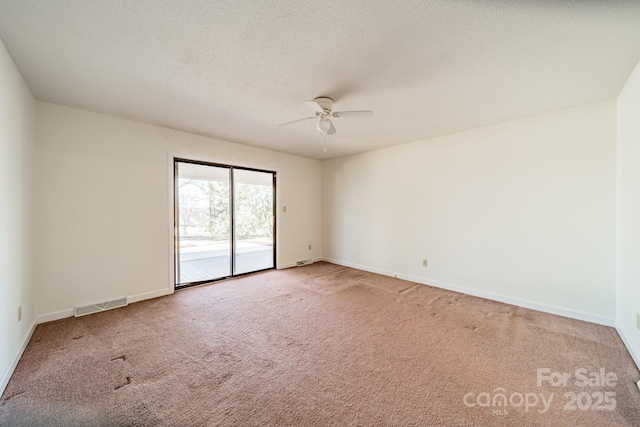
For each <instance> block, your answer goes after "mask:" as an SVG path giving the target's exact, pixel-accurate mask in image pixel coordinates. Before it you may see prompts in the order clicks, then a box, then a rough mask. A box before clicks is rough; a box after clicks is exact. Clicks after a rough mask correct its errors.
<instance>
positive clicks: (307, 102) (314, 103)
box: [304, 101, 324, 113]
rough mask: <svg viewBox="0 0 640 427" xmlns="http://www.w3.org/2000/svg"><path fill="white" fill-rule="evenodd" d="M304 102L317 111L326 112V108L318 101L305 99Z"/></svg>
mask: <svg viewBox="0 0 640 427" xmlns="http://www.w3.org/2000/svg"><path fill="white" fill-rule="evenodd" d="M304 104H305V105H306V106H307V107H309V108H311V109H312V110H313V111H315V112H316V113H324V110H323V109H322V107H321V106H320V104H318V103H317V102H316V101H304Z"/></svg>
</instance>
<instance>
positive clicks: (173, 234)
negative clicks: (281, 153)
mask: <svg viewBox="0 0 640 427" xmlns="http://www.w3.org/2000/svg"><path fill="white" fill-rule="evenodd" d="M225 160H228V159H225ZM225 160H221V159H213V158H210V157H202V156H194V155H190V154H179V153H168V167H169V218H170V221H169V242H170V249H169V251H168V252H169V283H168V285H169V286H168V287H169V293H173V292H175V291H176V290H181V289H185V288H189V287H191V286H198V285H202V284H206V283H212V282H215V281H219V280H226V279H228V278H230V277H240V276H243V275H246V274H252V273H255V272H249V273H242V274H237V275H234V274H233V271H232V272H231V273H232V274H231V276H227V277H223V278H219V279H213V280H208V281H203V282H196V283H192V284H188V285H183V286H179V287H176V285H177V282H178V280H177V279H178V277H177V274H178V271H177V268H176V266H177V265H178V264H177V263H178V253H179V252H178V245H179V229H178V215H177V207H178V204H177V203H176V195H177V182H178V181H177V179H176V178H177V175H176V172H177V167H176V164H177V162H178V161H182V162H187V163H194V164H202V165H205V166H217V167H223V168H233V169H242V170H249V171H255V172H265V173H271V174H273V269H276V270H277V269H278V259H279V245H278V242H279V241H280V235H279V231H280V227H279V226H278V225H279V217H278V215H277V213H278V200H280V197H279V196H280V194H279V187H278V185H277V178H278V172H279V168H269V169H266V168H265V167H264V166H262V165H257V164H250V163H244V162H237V161H234V162H233V163H234V164H233V165H230V164H227V163H225ZM230 185H231V186H232V185H233V184H232V183H230ZM231 190H232V191H233V187H232V188H231ZM231 217H233V215H231ZM232 227H233V225H232ZM234 232H235V230H234V229H233V228H232V233H234ZM231 240H232V245H233V244H234V242H233V241H234V240H235V236H232V239H231ZM234 252H235V251H234V250H232V255H233V253H234ZM231 258H233V256H232V257H231ZM232 262H233V261H232ZM265 270H270V269H265ZM265 270H258V271H265ZM256 272H257V271H256Z"/></svg>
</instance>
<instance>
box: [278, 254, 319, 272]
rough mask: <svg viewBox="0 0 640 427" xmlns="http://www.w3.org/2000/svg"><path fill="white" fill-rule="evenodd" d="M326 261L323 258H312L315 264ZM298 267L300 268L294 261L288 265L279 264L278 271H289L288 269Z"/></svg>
mask: <svg viewBox="0 0 640 427" xmlns="http://www.w3.org/2000/svg"><path fill="white" fill-rule="evenodd" d="M324 260H325V259H324V258H322V257H317V258H311V261H313V262H320V261H324ZM297 266H298V264H297V262H296V261H294V262H288V263H285V264H278V266H277V267H276V268H277V269H278V270H284V269H287V268H291V267H297Z"/></svg>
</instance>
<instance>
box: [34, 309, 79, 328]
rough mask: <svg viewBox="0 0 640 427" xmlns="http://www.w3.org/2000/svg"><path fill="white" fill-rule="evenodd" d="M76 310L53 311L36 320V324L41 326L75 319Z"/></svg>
mask: <svg viewBox="0 0 640 427" xmlns="http://www.w3.org/2000/svg"><path fill="white" fill-rule="evenodd" d="M73 314H74V310H73V308H68V309H66V310H59V311H52V312H50V313H45V314H41V315H39V316H38V317H37V318H36V323H37V324H38V325H39V324H41V323H47V322H53V321H54V320H60V319H65V318H67V317H73Z"/></svg>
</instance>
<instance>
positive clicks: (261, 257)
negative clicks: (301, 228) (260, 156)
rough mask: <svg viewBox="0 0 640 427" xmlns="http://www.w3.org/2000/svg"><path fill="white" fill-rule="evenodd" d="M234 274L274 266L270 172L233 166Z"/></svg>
mask: <svg viewBox="0 0 640 427" xmlns="http://www.w3.org/2000/svg"><path fill="white" fill-rule="evenodd" d="M233 188H234V202H233V206H234V230H235V245H234V248H235V257H234V265H235V271H234V274H244V273H249V272H252V271H259V270H266V269H268V268H274V266H275V251H274V236H275V234H274V223H275V221H274V174H273V173H271V172H260V171H254V170H246V169H234V170H233Z"/></svg>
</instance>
